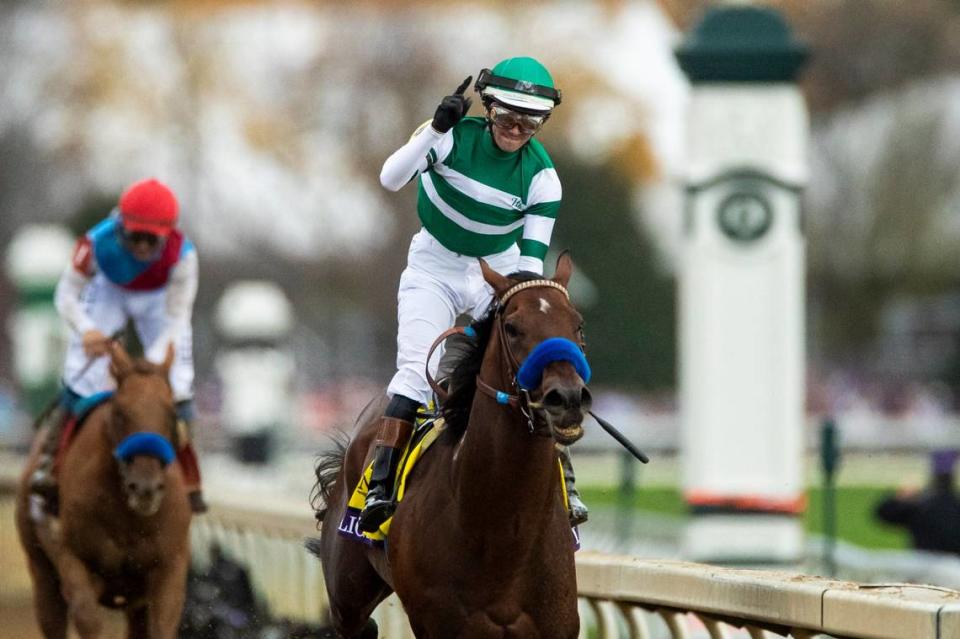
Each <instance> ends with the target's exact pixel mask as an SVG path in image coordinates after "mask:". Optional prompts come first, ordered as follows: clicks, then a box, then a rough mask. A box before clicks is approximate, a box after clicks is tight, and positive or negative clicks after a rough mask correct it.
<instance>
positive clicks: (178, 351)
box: [63, 273, 193, 402]
mask: <svg viewBox="0 0 960 639" xmlns="http://www.w3.org/2000/svg"><path fill="white" fill-rule="evenodd" d="M82 301H83V306H84V309H85V310H86V312H87V315H89V317H90V319H91V320H93V323H94V325H95V326H96V327H97V330H99V331H100V332H101V333H103V334H104V335H106V336H107V337H109V336H110V335H112V334H114V333H116V332H117V331H119V330H121V329H122V328H123V327H124V326H126V324H127V320H128V319H132V320H133V324H134V326H135V328H136V331H137V335H138V337H139V338H140V343H141V344H143V347H144V348H145V349H146V348H148V347H149V346H150V345H151V344H153V342H154V340H156V339H157V338H158V337H159V336H160V334H161V333H162V332H163V330H164V329H165V328H166V322H167V315H166V289H163V288H161V289H157V290H154V291H129V290H127V289H124V288H121V287H119V286H117V285H116V284H113V283H112V282H110V280H108V279H107V278H106V277H104V275H103V274H102V273H97V274H96V275H94V277H93V279H91V280H90V283H89V284H87V286H86V288H84V291H83V300H82ZM82 337H83V336H82V335H80V333H78V332H76V331H74V332H73V335H72V336H71V337H70V344H69V345H68V346H67V359H66V362H65V363H64V367H63V382H64V384H65V385H66V386H67V388H69V389H70V390H72V391H73V392H75V393H77V394H78V395H81V396H84V397H85V396H88V395H92V394H94V393H98V392H101V391H106V390H112V389H114V388H116V381H115V380H114V379H113V377H112V376H111V375H110V368H109V367H110V358H109V357H107V356H103V357H98V358H96V359H94V360H93V361H92V362H91V361H90V358H89V357H87V355H86V354H85V353H84V352H83V339H82ZM173 346H174V357H173V365H172V366H171V367H170V385H171V386H172V387H173V398H174V401H178V402H179V401H183V400H186V399H190V398H192V397H193V331H192V328H191V327H190V325H189V324H188V325H187V326H185V327H184V328H183V329H182V330H180V331H179V333H178V335H177V338H176V343H175V344H174V345H173ZM88 363H89V367H88V366H87V364H88ZM157 363H158V364H159V363H160V362H157Z"/></svg>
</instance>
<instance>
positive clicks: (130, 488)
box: [127, 481, 137, 493]
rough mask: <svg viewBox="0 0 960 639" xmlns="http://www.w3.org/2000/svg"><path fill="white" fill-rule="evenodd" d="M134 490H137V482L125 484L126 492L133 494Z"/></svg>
mask: <svg viewBox="0 0 960 639" xmlns="http://www.w3.org/2000/svg"><path fill="white" fill-rule="evenodd" d="M136 489H137V482H135V481H128V482H127V490H128V491H130V492H131V493H132V492H134V491H135V490H136Z"/></svg>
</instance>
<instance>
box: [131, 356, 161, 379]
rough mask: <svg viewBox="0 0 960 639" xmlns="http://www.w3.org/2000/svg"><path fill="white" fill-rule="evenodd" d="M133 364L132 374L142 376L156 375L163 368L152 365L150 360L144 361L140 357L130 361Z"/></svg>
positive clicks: (158, 365)
mask: <svg viewBox="0 0 960 639" xmlns="http://www.w3.org/2000/svg"><path fill="white" fill-rule="evenodd" d="M131 362H132V364H133V372H134V373H141V374H143V375H156V374H158V373H162V372H163V367H162V366H160V364H154V363H153V362H151V361H150V360H147V359H144V358H142V357H137V358H136V359H133V360H131Z"/></svg>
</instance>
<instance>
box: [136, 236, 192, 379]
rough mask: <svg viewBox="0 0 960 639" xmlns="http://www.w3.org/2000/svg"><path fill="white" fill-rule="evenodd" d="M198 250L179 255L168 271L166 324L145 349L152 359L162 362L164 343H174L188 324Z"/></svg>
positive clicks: (165, 354)
mask: <svg viewBox="0 0 960 639" xmlns="http://www.w3.org/2000/svg"><path fill="white" fill-rule="evenodd" d="M197 270H198V268H197V251H196V250H193V251H190V252H189V253H187V254H186V255H184V256H183V257H181V258H180V261H179V262H177V265H176V266H174V267H173V270H171V271H170V282H169V283H168V284H167V302H166V316H167V317H166V326H165V328H164V330H163V331H162V332H161V333H160V335H159V336H158V337H157V339H155V340H154V341H153V343H152V344H150V345H149V346H148V347H147V348H146V349H145V355H146V358H147V359H148V360H150V361H151V362H157V363H159V362H162V361H163V360H164V358H165V357H166V356H167V346H168V345H169V344H171V343H173V344H176V342H177V338H178V337H179V336H180V333H181V331H182V330H183V329H184V328H186V327H188V326H189V325H190V318H191V317H192V315H193V301H194V299H196V297H197Z"/></svg>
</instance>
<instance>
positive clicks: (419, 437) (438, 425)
mask: <svg viewBox="0 0 960 639" xmlns="http://www.w3.org/2000/svg"><path fill="white" fill-rule="evenodd" d="M445 428H446V422H445V421H444V419H443V417H440V416H438V415H436V414H430V413H420V414H418V416H417V421H416V424H415V427H414V431H413V435H412V436H411V437H410V441H409V443H407V446H406V448H404V450H403V456H402V457H401V458H400V463H399V464H397V474H396V477H395V482H394V486H396V501H397V502H398V503H399V502H400V501H401V500H402V499H403V496H404V494H405V493H406V488H407V477H408V476H409V475H410V471H411V470H413V467H414V465H416V463H417V462H418V461H419V460H420V458H421V457H422V456H423V454H424V453H425V452H426V451H427V449H428V448H430V446H431V445H432V444H433V442H435V441H436V440H437V437H439V436H440V434H441V433H442V432H443V431H444V429H445ZM372 473H373V462H372V461H371V462H370V463H369V464H368V465H367V467H366V469H365V470H364V471H363V475H362V476H361V477H360V481H359V482H358V483H357V486H356V488H354V490H353V493H352V494H351V495H350V501H348V502H347V510H346V512H345V513H344V514H343V519H341V521H340V525H339V526H338V527H337V530H338V532H339V533H340V534H341V535H344V536H346V537H349V538H352V539H355V540H356V541H360V542H363V543H365V544H368V545H374V546H382V545H383V542H384V541H385V540H386V538H387V535H388V534H389V532H390V523H391V522H392V521H393V516H392V515H391V516H390V517H389V518H387V520H386V521H385V522H383V524H382V525H381V526H380V528H379V530H377V531H375V532H371V533H367V532H363V531H361V530H360V529H359V528H358V527H357V525H358V522H359V519H360V511H362V510H363V504H364V501H365V500H366V498H367V489H368V486H369V484H370V475H371V474H372Z"/></svg>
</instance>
